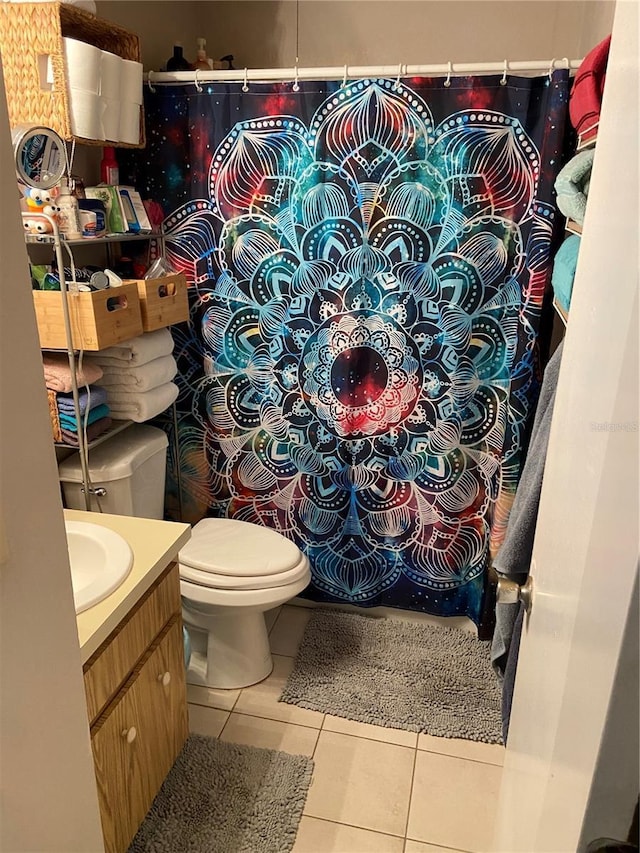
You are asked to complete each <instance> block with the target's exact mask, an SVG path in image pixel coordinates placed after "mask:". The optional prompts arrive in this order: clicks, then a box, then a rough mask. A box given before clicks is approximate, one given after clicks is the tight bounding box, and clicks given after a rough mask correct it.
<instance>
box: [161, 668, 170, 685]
mask: <svg viewBox="0 0 640 853" xmlns="http://www.w3.org/2000/svg"><path fill="white" fill-rule="evenodd" d="M158 681H159V682H161V684H162V686H163V687H168V686H169V683H170V681H171V673H170V672H168V671H167V672H163V673H162V674H161V675H159V676H158Z"/></svg>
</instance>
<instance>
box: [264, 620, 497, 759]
mask: <svg viewBox="0 0 640 853" xmlns="http://www.w3.org/2000/svg"><path fill="white" fill-rule="evenodd" d="M489 655H490V644H489V643H486V642H482V641H480V640H478V639H476V638H475V637H474V636H473V635H471V634H468V633H465V632H464V631H461V630H458V629H456V628H444V627H443V628H441V627H436V626H432V625H427V624H424V623H420V622H408V621H401V620H399V619H378V618H373V617H371V616H359V615H357V614H354V613H343V612H340V611H335V610H325V609H322V608H317V609H315V610H314V611H313V614H312V616H311V619H310V620H309V623H308V624H307V627H306V630H305V633H304V636H303V638H302V642H301V644H300V648H299V650H298V655H297V658H296V662H295V666H294V669H293V672H292V673H291V675H290V676H289V679H288V681H287V683H286V684H285V687H284V690H283V692H282V695H281V697H280V701H281V702H288V703H289V704H291V705H299V706H300V707H302V708H310V709H311V710H313V711H321V712H323V713H325V714H333V715H335V716H337V717H344V718H346V719H347V720H356V721H357V722H359V723H373V724H374V725H378V726H387V727H389V728H392V729H404V730H405V731H410V732H423V733H424V734H429V735H434V736H436V737H446V738H464V739H466V740H475V741H484V742H485V743H502V734H501V732H502V719H501V694H500V687H499V685H498V681H497V679H496V676H495V673H494V672H493V669H492V668H491V661H490V657H489Z"/></svg>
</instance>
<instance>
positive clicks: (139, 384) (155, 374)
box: [95, 355, 178, 393]
mask: <svg viewBox="0 0 640 853" xmlns="http://www.w3.org/2000/svg"><path fill="white" fill-rule="evenodd" d="M102 370H103V371H104V373H103V376H102V378H101V379H100V380H99V381H98V382H96V383H95V384H96V385H104V387H105V388H109V389H110V390H112V391H115V392H116V393H117V392H118V391H128V392H134V391H151V389H152V388H157V387H158V386H159V385H164V384H165V383H166V382H171V380H172V379H173V378H174V377H175V375H176V373H177V372H178V365H177V364H176V360H175V358H174V357H173V356H172V355H163V356H162V358H154V359H153V361H148V362H147V363H146V364H142V365H140V367H112V366H111V365H109V364H105V365H104V367H103V368H102Z"/></svg>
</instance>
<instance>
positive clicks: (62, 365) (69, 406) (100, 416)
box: [43, 354, 112, 447]
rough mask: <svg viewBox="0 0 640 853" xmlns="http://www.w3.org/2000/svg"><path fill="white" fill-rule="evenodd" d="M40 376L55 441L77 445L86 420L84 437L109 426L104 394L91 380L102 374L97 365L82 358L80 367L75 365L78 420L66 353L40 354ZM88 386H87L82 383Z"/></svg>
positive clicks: (90, 436) (98, 433) (89, 439)
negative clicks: (43, 379)
mask: <svg viewBox="0 0 640 853" xmlns="http://www.w3.org/2000/svg"><path fill="white" fill-rule="evenodd" d="M43 367H44V377H45V382H46V385H47V394H48V398H49V414H50V416H51V427H52V431H53V438H54V440H55V441H59V442H60V441H62V442H64V443H65V444H68V445H70V446H71V447H77V446H78V431H79V430H80V429H83V428H84V426H85V414H86V413H87V412H88V414H86V424H87V440H88V441H93V439H95V438H97V437H98V436H99V435H101V434H102V433H103V432H105V431H106V430H108V429H109V428H110V427H111V424H112V421H111V417H110V412H109V407H108V406H107V405H106V401H107V394H106V391H105V390H104V388H99V387H96V385H95V384H94V383H96V382H98V381H99V380H100V379H101V378H102V369H101V368H100V366H99V365H97V364H94V363H92V362H89V361H87V360H85V361H84V364H83V366H82V370H80V369H79V368H78V366H77V365H76V381H77V384H78V386H79V388H78V391H79V395H78V399H79V411H80V419H79V422H78V420H77V419H76V409H75V405H74V402H73V394H72V393H71V388H72V385H71V368H70V367H69V360H68V358H67V356H66V355H62V354H60V355H57V354H55V355H46V356H44V358H43ZM85 386H88V387H85Z"/></svg>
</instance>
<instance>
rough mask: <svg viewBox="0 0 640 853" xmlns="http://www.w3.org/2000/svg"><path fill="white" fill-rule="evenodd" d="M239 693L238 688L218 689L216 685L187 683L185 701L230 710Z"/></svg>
mask: <svg viewBox="0 0 640 853" xmlns="http://www.w3.org/2000/svg"><path fill="white" fill-rule="evenodd" d="M239 695H240V691H239V690H220V689H219V688H217V687H202V686H201V685H199V684H187V702H191V703H192V704H193V705H204V707H205V708H220V709H221V710H222V711H231V710H232V709H233V706H234V705H235V704H236V700H237V698H238V696H239Z"/></svg>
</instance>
